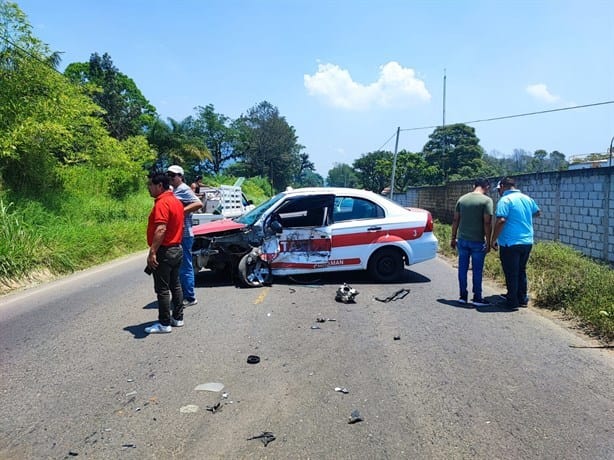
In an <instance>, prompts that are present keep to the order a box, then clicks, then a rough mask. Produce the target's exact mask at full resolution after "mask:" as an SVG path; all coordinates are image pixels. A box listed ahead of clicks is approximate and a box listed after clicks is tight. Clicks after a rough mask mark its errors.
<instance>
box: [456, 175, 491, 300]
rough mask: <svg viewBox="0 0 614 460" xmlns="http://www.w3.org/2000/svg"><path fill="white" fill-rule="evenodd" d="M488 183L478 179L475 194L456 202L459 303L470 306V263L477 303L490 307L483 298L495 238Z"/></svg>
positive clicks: (474, 185)
mask: <svg viewBox="0 0 614 460" xmlns="http://www.w3.org/2000/svg"><path fill="white" fill-rule="evenodd" d="M489 189H490V182H489V181H488V179H476V180H475V182H474V183H473V191H472V192H469V193H466V194H465V195H463V196H461V197H460V198H459V199H458V201H457V202H456V207H455V209H454V220H453V221H452V240H451V241H450V246H451V247H452V248H453V249H456V250H457V251H458V284H459V288H460V296H459V299H458V302H459V303H461V304H467V303H468V300H467V294H468V293H467V272H468V270H469V261H471V267H472V272H473V276H472V279H473V300H472V301H471V303H473V305H475V306H476V307H484V306H487V305H489V303H488V302H487V301H486V300H484V298H483V297H482V272H483V270H484V259H485V257H486V254H487V253H488V252H489V251H490V243H491V235H492V215H493V201H492V199H491V198H490V197H489V196H488V195H487V193H488V191H489Z"/></svg>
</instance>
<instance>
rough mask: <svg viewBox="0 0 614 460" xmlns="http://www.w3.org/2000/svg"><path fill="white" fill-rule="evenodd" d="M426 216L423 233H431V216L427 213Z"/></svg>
mask: <svg viewBox="0 0 614 460" xmlns="http://www.w3.org/2000/svg"><path fill="white" fill-rule="evenodd" d="M427 214H428V216H427V218H426V226H425V227H424V231H425V232H432V231H433V216H432V215H431V213H430V212H427Z"/></svg>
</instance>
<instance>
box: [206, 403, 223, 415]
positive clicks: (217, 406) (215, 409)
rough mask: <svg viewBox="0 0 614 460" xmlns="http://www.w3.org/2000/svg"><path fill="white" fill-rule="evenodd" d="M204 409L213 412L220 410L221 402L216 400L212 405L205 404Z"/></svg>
mask: <svg viewBox="0 0 614 460" xmlns="http://www.w3.org/2000/svg"><path fill="white" fill-rule="evenodd" d="M206 409H207V410H208V411H209V412H212V413H214V414H215V413H216V412H219V411H221V410H222V403H221V402H217V403H215V404H214V405H213V406H207V407H206Z"/></svg>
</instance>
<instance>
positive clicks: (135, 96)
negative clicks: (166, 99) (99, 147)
mask: <svg viewBox="0 0 614 460" xmlns="http://www.w3.org/2000/svg"><path fill="white" fill-rule="evenodd" d="M64 74H65V75H66V76H67V77H68V78H69V79H70V80H71V81H73V82H75V83H78V84H80V85H82V86H83V87H84V88H85V90H86V92H87V94H89V96H90V97H91V98H92V100H93V101H94V102H95V103H96V104H97V105H99V106H100V107H102V108H103V109H104V111H105V112H104V114H102V119H103V120H104V123H105V126H106V127H107V129H108V130H109V133H110V134H111V136H113V137H114V138H115V139H119V140H123V139H126V138H128V137H130V136H136V135H139V134H145V132H146V131H147V129H148V128H149V127H150V126H151V124H152V123H153V122H154V120H155V118H156V109H155V107H153V106H152V105H151V104H150V103H149V101H148V100H147V99H145V97H144V96H143V94H142V93H141V91H140V90H139V89H138V87H137V86H136V84H135V83H134V81H133V80H132V79H131V78H129V77H128V76H126V75H124V74H123V73H121V72H120V71H119V70H118V69H117V67H115V66H114V65H113V61H112V59H111V56H109V55H108V54H107V53H105V54H103V55H102V57H100V56H99V55H98V53H93V54H92V55H91V56H90V60H89V62H73V63H72V64H69V65H68V67H66V70H65V71H64Z"/></svg>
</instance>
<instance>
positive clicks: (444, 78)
mask: <svg viewBox="0 0 614 460" xmlns="http://www.w3.org/2000/svg"><path fill="white" fill-rule="evenodd" d="M441 126H444V127H445V126H446V69H443V123H442V124H441Z"/></svg>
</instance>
